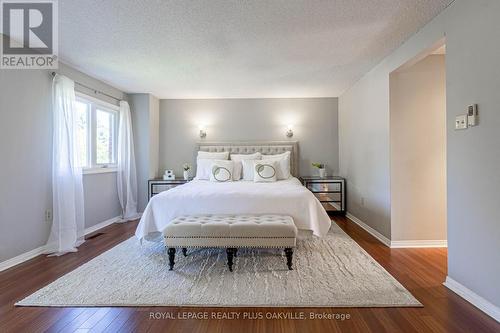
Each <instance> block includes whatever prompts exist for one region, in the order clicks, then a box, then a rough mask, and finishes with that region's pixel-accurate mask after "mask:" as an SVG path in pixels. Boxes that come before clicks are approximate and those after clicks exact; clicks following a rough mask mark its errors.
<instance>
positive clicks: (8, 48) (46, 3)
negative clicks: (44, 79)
mask: <svg viewBox="0 0 500 333" xmlns="http://www.w3.org/2000/svg"><path fill="white" fill-rule="evenodd" d="M0 17H1V19H2V22H1V29H2V31H1V32H2V34H3V35H2V49H1V53H0V55H1V62H0V68H3V69H53V68H57V51H58V50H57V46H58V45H57V2H56V1H55V0H31V1H19V0H2V1H0Z"/></svg>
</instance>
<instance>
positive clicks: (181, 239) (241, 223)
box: [163, 215, 297, 272]
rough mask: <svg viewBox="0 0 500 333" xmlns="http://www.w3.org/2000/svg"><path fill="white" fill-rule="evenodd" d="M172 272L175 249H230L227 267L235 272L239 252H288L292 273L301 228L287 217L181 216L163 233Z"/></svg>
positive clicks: (184, 251)
mask: <svg viewBox="0 0 500 333" xmlns="http://www.w3.org/2000/svg"><path fill="white" fill-rule="evenodd" d="M163 236H164V239H165V245H166V246H167V247H168V257H169V264H170V270H172V269H173V267H174V263H175V252H176V251H175V248H176V247H179V248H182V252H183V254H184V255H185V256H186V255H187V248H188V247H198V248H212V247H216V248H226V252H227V265H228V267H229V270H230V271H231V272H232V271H233V257H234V256H235V255H236V253H237V250H238V248H284V249H285V255H286V258H287V265H288V269H292V258H293V248H294V247H295V244H296V239H297V227H296V226H295V224H294V223H293V219H292V218H291V217H290V216H284V215H189V216H179V217H177V218H175V219H173V220H172V221H171V223H170V224H169V225H168V226H167V227H166V228H165V230H164V231H163Z"/></svg>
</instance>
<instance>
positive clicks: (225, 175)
mask: <svg viewBox="0 0 500 333" xmlns="http://www.w3.org/2000/svg"><path fill="white" fill-rule="evenodd" d="M210 169H211V172H210V181H211V182H230V181H232V180H233V169H234V162H233V161H228V160H212V164H211V166H210Z"/></svg>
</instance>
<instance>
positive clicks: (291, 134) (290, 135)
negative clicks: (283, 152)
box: [286, 125, 293, 138]
mask: <svg viewBox="0 0 500 333" xmlns="http://www.w3.org/2000/svg"><path fill="white" fill-rule="evenodd" d="M292 136H293V129H292V125H288V127H287V130H286V137H287V138H291V137H292Z"/></svg>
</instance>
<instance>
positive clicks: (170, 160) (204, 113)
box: [160, 98, 338, 177]
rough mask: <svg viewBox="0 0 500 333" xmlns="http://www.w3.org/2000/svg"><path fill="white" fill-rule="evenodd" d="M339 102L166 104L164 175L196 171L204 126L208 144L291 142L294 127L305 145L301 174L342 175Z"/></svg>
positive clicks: (162, 111)
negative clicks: (322, 168) (319, 170)
mask: <svg viewBox="0 0 500 333" xmlns="http://www.w3.org/2000/svg"><path fill="white" fill-rule="evenodd" d="M337 108H338V103H337V98H290V99H281V98H277V99H199V100H161V101H160V173H161V174H163V172H164V171H165V169H173V170H174V171H175V173H176V175H177V176H178V177H182V164H183V163H185V162H189V163H192V164H193V165H195V160H194V156H195V155H194V149H195V146H196V142H198V141H200V137H199V126H200V125H203V126H205V128H206V131H207V137H206V139H204V140H207V141H238V140H239V141H245V140H249V141H259V140H260V141H262V140H277V141H286V140H290V139H288V138H287V137H286V135H285V132H286V129H287V125H289V124H290V125H293V131H294V136H293V138H292V139H291V140H297V141H299V150H300V173H301V174H302V175H311V174H313V173H314V172H315V170H313V168H312V167H311V163H312V162H323V163H326V164H327V168H328V173H329V174H333V173H336V172H338V132H337V127H338V126H337Z"/></svg>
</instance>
